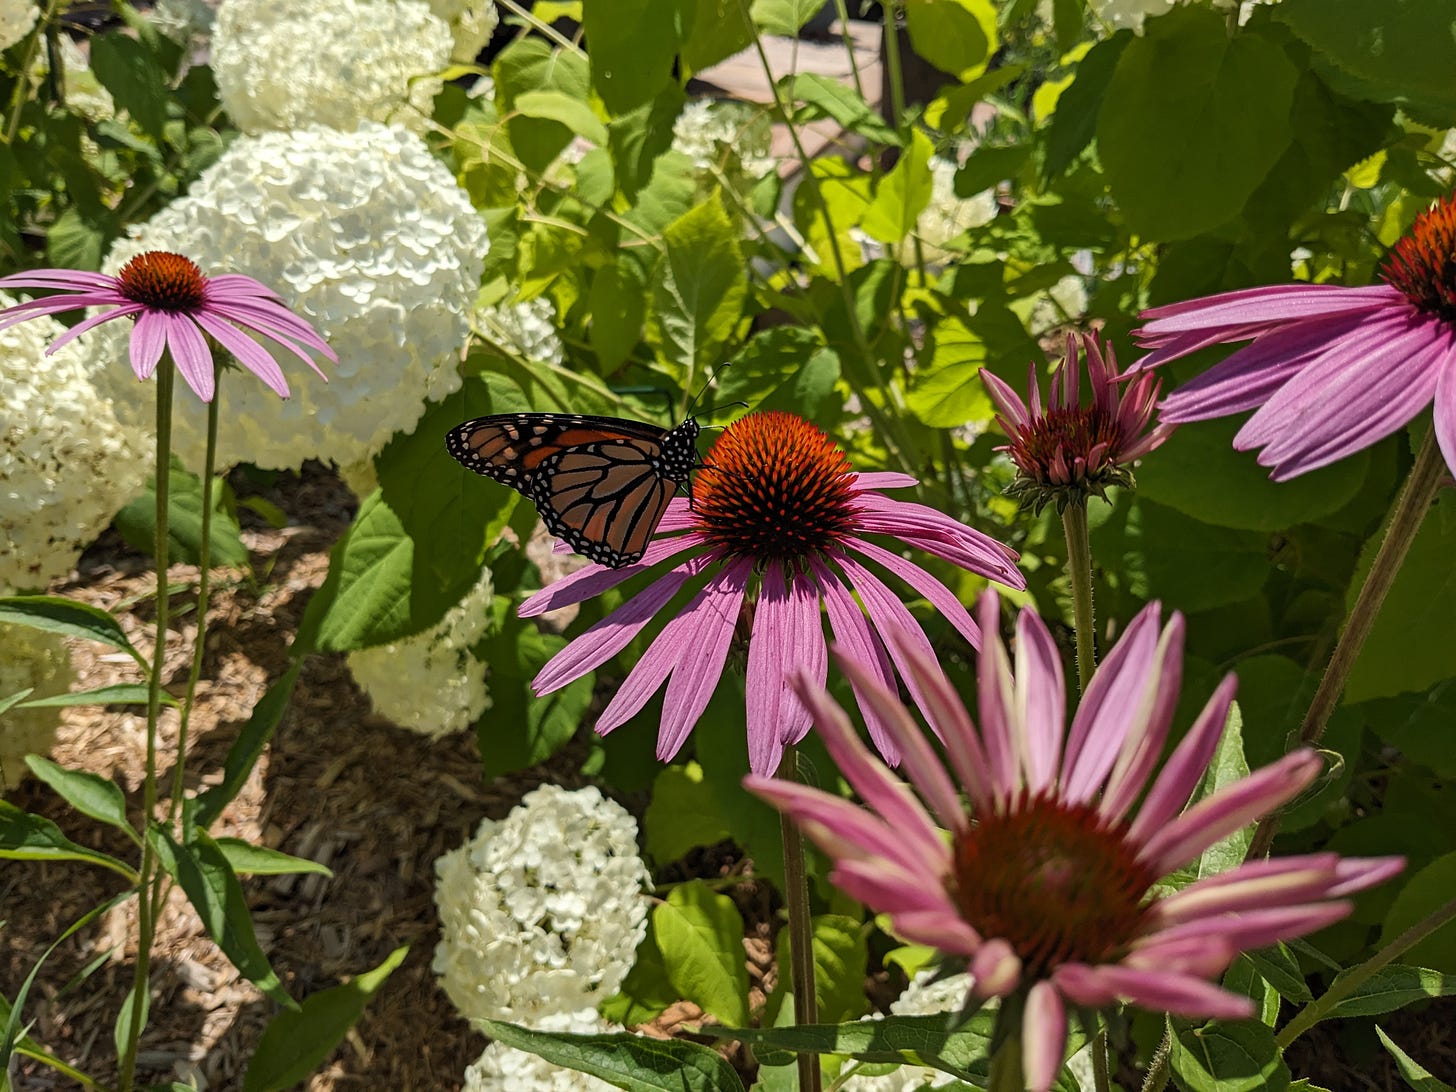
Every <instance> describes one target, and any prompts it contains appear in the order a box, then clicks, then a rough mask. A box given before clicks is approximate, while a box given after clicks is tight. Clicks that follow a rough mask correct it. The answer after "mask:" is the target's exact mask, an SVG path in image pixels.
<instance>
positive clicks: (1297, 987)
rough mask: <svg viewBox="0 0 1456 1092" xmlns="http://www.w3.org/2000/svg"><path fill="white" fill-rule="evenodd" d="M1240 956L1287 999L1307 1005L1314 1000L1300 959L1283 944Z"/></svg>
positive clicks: (1297, 1003)
mask: <svg viewBox="0 0 1456 1092" xmlns="http://www.w3.org/2000/svg"><path fill="white" fill-rule="evenodd" d="M1239 958H1240V959H1245V960H1247V961H1248V962H1249V963H1251V964H1252V965H1253V967H1254V970H1256V971H1258V972H1259V976H1260V977H1261V978H1263V980H1264V981H1265V982H1267V983H1269V985H1271V986H1273V987H1274V989H1276V990H1278V991H1279V996H1280V997H1282V998H1284V999H1285V1000H1286V1001H1292V1002H1293V1003H1294V1004H1296V1005H1307V1004H1309V1003H1310V1002H1311V1001H1313V1000H1314V994H1312V993H1310V992H1309V984H1308V983H1307V982H1305V980H1304V974H1303V972H1301V971H1300V969H1299V961H1298V960H1296V959H1295V958H1294V956H1293V954H1291V953H1290V951H1289V949H1288V948H1286V947H1285V946H1284V945H1283V944H1276V945H1274V946H1273V947H1272V948H1260V949H1259V950H1258V951H1257V952H1244V953H1243V954H1242V955H1241V956H1240V957H1239Z"/></svg>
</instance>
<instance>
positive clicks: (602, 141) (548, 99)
mask: <svg viewBox="0 0 1456 1092" xmlns="http://www.w3.org/2000/svg"><path fill="white" fill-rule="evenodd" d="M512 108H513V109H514V110H515V111H516V112H517V113H519V114H522V115H524V116H525V117H528V118H545V119H546V120H548V121H559V122H560V123H561V124H562V125H565V126H566V127H567V128H568V129H570V130H571V131H572V132H573V133H575V134H576V135H577V136H582V137H586V138H587V139H588V140H590V141H591V142H592V143H593V144H595V145H596V146H597V147H599V148H600V147H603V146H605V145H606V143H607V127H606V126H605V125H603V124H602V121H601V119H600V118H598V117H597V116H596V115H595V114H593V113H592V110H591V106H590V105H589V104H588V103H587V102H586V101H585V100H583V99H579V98H576V97H574V96H572V95H568V94H567V93H566V92H564V91H522V92H521V93H520V94H519V95H517V96H516V97H515V100H514V102H513V103H512Z"/></svg>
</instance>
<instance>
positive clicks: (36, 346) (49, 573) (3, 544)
mask: <svg viewBox="0 0 1456 1092" xmlns="http://www.w3.org/2000/svg"><path fill="white" fill-rule="evenodd" d="M16 302H18V301H17V300H16V299H15V298H14V297H12V296H8V295H6V294H5V293H3V292H0V309H3V308H5V307H11V306H13V305H14V304H15V303H16ZM64 332H65V327H64V326H62V325H61V324H60V323H59V322H57V321H56V320H55V319H53V318H50V317H48V316H43V317H39V318H33V319H30V320H29V321H27V322H21V323H18V324H16V325H15V326H11V327H10V328H9V329H6V330H0V527H4V528H5V533H4V534H3V535H0V592H13V591H20V590H33V589H39V588H43V587H45V585H46V584H48V583H49V582H50V581H52V580H54V579H55V578H56V577H59V576H64V575H65V574H66V573H67V572H69V571H70V569H71V567H72V566H73V565H75V564H76V559H77V558H78V557H80V556H81V551H82V549H84V548H85V547H86V546H87V545H88V544H90V543H91V541H92V540H93V539H95V538H96V536H97V535H98V534H100V533H101V531H102V530H103V529H104V528H105V527H106V525H107V524H108V523H110V522H111V517H112V516H114V515H115V514H116V513H117V511H118V509H120V508H122V507H123V506H124V505H126V504H127V503H128V502H129V501H131V500H132V499H133V498H134V497H136V495H137V494H138V493H140V492H141V490H142V487H143V485H144V484H145V482H146V478H147V474H148V472H149V470H150V469H151V465H152V449H151V441H150V439H149V438H148V436H147V435H146V433H144V432H142V431H141V430H139V429H135V428H130V427H127V426H126V425H124V424H122V423H121V422H119V421H118V420H117V419H116V414H115V413H113V412H112V406H111V404H110V402H109V401H108V400H107V399H106V397H104V395H103V394H102V393H101V392H100V391H99V390H98V389H97V386H98V384H97V383H96V382H95V381H94V379H93V377H92V375H91V373H90V371H89V370H88V367H87V365H86V360H87V350H86V349H85V347H84V345H82V344H78V343H76V342H71V343H70V344H69V345H65V346H62V347H61V348H60V349H58V350H57V351H56V352H55V353H54V354H52V355H51V356H46V355H45V349H46V346H47V345H48V344H50V343H51V342H52V341H54V340H55V339H56V338H58V337H60V336H61V334H63V333H64ZM120 367H121V368H123V369H124V370H125V372H126V375H127V376H128V377H131V369H130V368H129V367H128V366H127V365H126V364H124V363H123V364H121V365H120ZM133 384H135V380H134V379H133ZM149 389H150V388H149Z"/></svg>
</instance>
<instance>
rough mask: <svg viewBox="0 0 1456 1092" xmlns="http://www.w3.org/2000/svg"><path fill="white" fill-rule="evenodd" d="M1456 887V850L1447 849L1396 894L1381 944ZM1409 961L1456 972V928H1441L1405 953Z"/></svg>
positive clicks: (1438, 905) (1437, 906)
mask: <svg viewBox="0 0 1456 1092" xmlns="http://www.w3.org/2000/svg"><path fill="white" fill-rule="evenodd" d="M1448 844H1449V841H1448ZM1453 890H1456V853H1445V854H1443V855H1441V856H1440V857H1437V858H1436V859H1435V860H1433V861H1431V862H1430V863H1429V864H1427V865H1426V866H1425V867H1424V868H1422V869H1420V870H1419V871H1418V872H1416V873H1415V874H1414V875H1412V876H1408V877H1405V883H1404V885H1403V886H1402V887H1401V889H1400V893H1399V894H1398V895H1396V897H1395V902H1394V903H1393V904H1392V905H1391V907H1390V910H1389V912H1388V913H1387V914H1386V915H1385V923H1384V925H1383V927H1382V928H1381V930H1380V944H1381V945H1382V946H1383V945H1385V944H1389V943H1391V942H1392V941H1394V940H1395V939H1396V938H1397V937H1399V936H1400V935H1401V934H1402V933H1404V932H1405V931H1406V930H1407V929H1409V928H1410V927H1411V926H1413V925H1415V924H1416V923H1418V922H1420V921H1423V920H1424V919H1425V918H1426V917H1427V916H1428V915H1430V914H1434V913H1435V912H1436V911H1437V910H1438V909H1440V908H1441V907H1442V906H1444V905H1446V903H1447V902H1448V901H1449V900H1450V898H1451V892H1452V891H1453ZM1401 958H1402V959H1404V960H1405V961H1406V962H1407V963H1409V964H1411V965H1413V966H1418V967H1428V968H1431V969H1433V970H1436V971H1441V972H1443V973H1445V974H1448V975H1456V928H1449V927H1448V928H1444V929H1437V930H1436V931H1435V932H1434V933H1432V934H1431V935H1430V936H1428V937H1426V938H1425V939H1424V940H1421V941H1419V942H1418V943H1417V944H1416V945H1415V946H1414V947H1413V948H1411V949H1409V950H1408V951H1405V952H1402V953H1401Z"/></svg>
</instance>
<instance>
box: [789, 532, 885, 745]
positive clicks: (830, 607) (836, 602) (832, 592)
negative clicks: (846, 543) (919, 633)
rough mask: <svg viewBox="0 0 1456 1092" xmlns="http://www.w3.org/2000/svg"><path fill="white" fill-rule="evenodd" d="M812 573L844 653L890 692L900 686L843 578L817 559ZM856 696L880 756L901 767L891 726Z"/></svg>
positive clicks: (812, 561) (813, 560)
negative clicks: (890, 689) (897, 684)
mask: <svg viewBox="0 0 1456 1092" xmlns="http://www.w3.org/2000/svg"><path fill="white" fill-rule="evenodd" d="M809 571H810V573H811V574H812V575H813V577H814V579H815V580H816V581H817V582H818V584H819V594H820V596H821V597H822V598H823V600H824V609H825V613H826V614H828V615H829V625H830V628H831V629H832V630H833V631H834V639H835V641H836V642H838V643H839V644H840V645H842V646H843V649H842V651H843V652H844V654H845V655H846V656H852V657H853V658H854V659H855V660H857V661H858V662H859V663H860V665H861V666H862V667H863V668H864V669H865V670H866V671H868V672H869V673H870V675H871V676H872V677H873V678H874V679H876V680H877V681H878V682H879V683H880V685H881V686H883V687H885V688H886V689H889V688H891V687H894V686H895V685H896V684H895V674H894V671H893V670H892V669H891V666H890V657H889V655H888V654H887V653H886V652H885V649H884V646H883V645H882V644H881V643H880V639H879V637H877V636H876V635H875V633H874V631H873V630H871V629H870V626H869V622H868V621H867V620H866V618H865V616H864V612H863V611H861V610H860V607H859V604H858V603H856V602H855V601H854V596H852V595H850V594H849V592H848V591H847V590H846V589H845V586H844V584H843V583H842V582H841V580H840V578H839V576H838V575H837V574H835V573H834V572H831V571H830V569H829V567H828V566H827V565H825V564H824V563H823V562H822V561H820V560H819V559H818V558H817V557H811V558H810V559H809ZM852 685H853V684H851V686H852ZM854 696H855V701H856V702H858V703H859V708H860V712H861V713H862V714H863V716H864V719H865V728H866V730H867V731H868V732H869V734H870V740H871V742H873V743H874V745H875V750H877V751H879V752H880V756H881V757H882V758H883V759H884V760H885V761H886V762H888V763H889V764H890V765H891V766H898V765H899V764H900V748H899V747H898V746H896V744H895V741H894V738H893V735H892V733H891V732H890V729H889V727H888V726H887V725H886V724H885V722H884V720H882V719H881V718H880V715H879V714H878V713H877V712H875V710H874V708H873V707H872V706H871V705H870V704H869V702H868V701H867V700H866V699H865V696H864V694H863V693H861V692H860V691H859V690H858V689H855V690H854Z"/></svg>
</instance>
